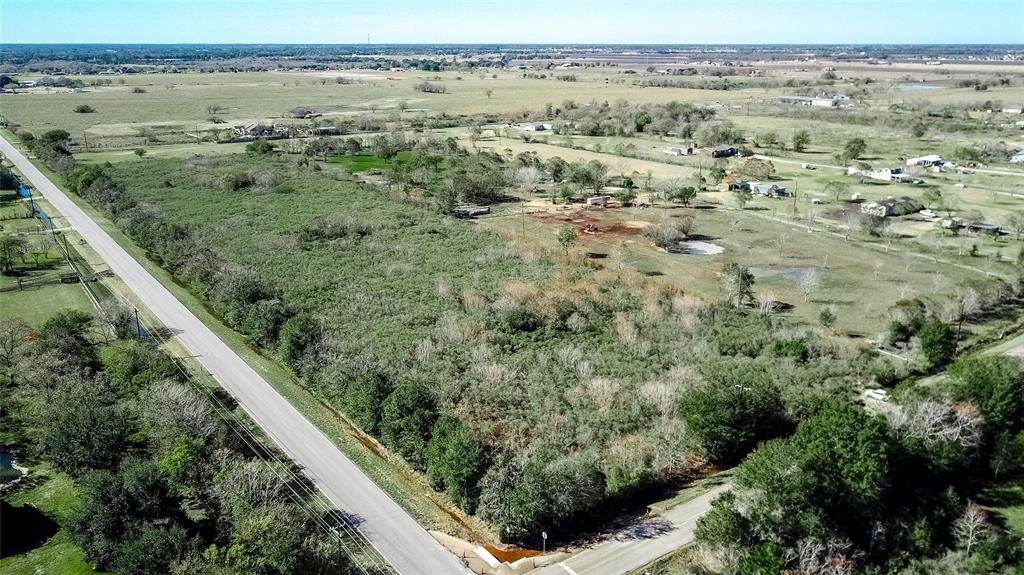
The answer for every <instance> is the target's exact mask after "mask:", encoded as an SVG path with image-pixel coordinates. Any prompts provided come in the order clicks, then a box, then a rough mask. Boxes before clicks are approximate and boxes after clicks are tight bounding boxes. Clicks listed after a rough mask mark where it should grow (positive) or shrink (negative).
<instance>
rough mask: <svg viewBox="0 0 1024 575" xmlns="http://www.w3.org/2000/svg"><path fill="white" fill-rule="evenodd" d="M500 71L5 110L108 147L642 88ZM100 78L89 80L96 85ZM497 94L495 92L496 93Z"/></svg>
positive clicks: (12, 102) (134, 83) (623, 93)
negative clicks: (431, 86)
mask: <svg viewBox="0 0 1024 575" xmlns="http://www.w3.org/2000/svg"><path fill="white" fill-rule="evenodd" d="M494 73H497V74H498V77H497V78H492V77H490V76H489V75H487V76H485V77H483V78H481V77H479V76H471V75H460V74H458V73H453V72H443V73H439V74H433V73H416V72H391V73H385V72H380V73H378V72H355V73H354V76H355V79H354V82H353V83H349V84H339V83H336V82H335V79H334V78H333V77H325V78H320V77H317V76H315V75H308V74H298V73H273V72H265V73H244V74H168V75H161V74H154V75H145V76H127V77H123V78H121V79H123V80H124V81H125V84H124V85H112V86H103V87H87V88H84V89H83V90H82V91H81V92H80V93H74V92H72V91H71V90H65V89H50V90H47V89H45V88H39V89H32V90H29V91H27V92H26V93H22V94H17V95H15V96H12V97H5V98H4V100H3V102H2V113H3V115H4V116H5V117H7V118H9V119H11V120H13V121H16V122H17V123H18V124H20V125H21V126H22V127H23V128H24V129H27V130H30V131H33V132H43V131H46V130H50V129H56V128H60V129H64V130H68V131H69V132H71V134H72V135H73V136H74V137H75V138H76V139H83V140H85V139H88V138H89V137H92V138H94V140H95V141H96V142H99V141H100V140H101V139H102V138H104V137H109V136H118V137H123V136H144V135H145V134H146V133H153V134H159V133H161V132H170V131H191V132H194V131H195V129H196V128H197V127H198V128H199V129H200V130H216V129H223V128H224V127H225V125H224V124H214V123H211V122H208V119H209V118H210V117H211V113H210V112H209V107H210V106H221V107H223V111H221V112H220V113H218V114H217V116H218V117H220V118H221V119H223V120H225V121H226V122H227V124H226V126H227V127H230V126H231V125H232V124H233V123H241V122H246V121H259V120H270V119H277V118H282V117H284V116H286V115H287V114H288V112H289V110H292V109H293V108H296V107H310V108H316V109H319V110H323V111H324V114H325V117H327V118H330V117H344V116H346V115H351V114H355V113H376V114H381V115H386V114H392V113H399V114H402V115H404V116H407V117H411V116H413V115H415V114H418V113H419V112H404V113H402V112H401V110H402V108H403V107H407V108H409V109H425V110H429V111H430V112H431V113H438V112H444V113H448V114H483V113H506V112H510V111H512V112H517V111H527V110H539V109H542V108H543V107H544V105H545V104H547V103H551V104H554V105H559V104H560V103H561V102H562V101H564V100H577V101H581V102H585V101H589V100H592V99H597V100H608V101H615V100H617V99H621V98H626V99H632V98H635V96H636V95H637V92H638V88H636V87H633V86H631V85H628V84H617V83H611V82H609V83H606V82H605V79H606V78H608V79H614V78H615V77H616V75H617V73H616V72H614V71H606V72H604V73H594V74H588V75H587V77H586V78H584V81H580V82H560V81H557V80H553V79H547V80H539V79H528V78H521V77H520V75H519V74H518V73H515V72H507V71H503V72H494ZM435 77H437V78H439V79H435ZM460 78H461V79H460ZM425 79H430V81H431V82H435V83H439V84H443V85H444V86H445V87H446V88H447V90H448V93H445V94H427V93H423V92H417V91H415V90H414V88H413V86H414V85H416V84H417V83H420V82H422V81H424V80H425ZM90 80H91V78H85V81H86V82H89V81H90ZM134 87H141V88H143V89H144V90H146V93H142V94H135V93H132V88H134ZM639 90H640V92H641V93H642V99H644V100H649V101H654V102H668V101H670V100H680V101H694V102H714V101H723V100H733V99H740V98H744V97H746V96H743V95H740V94H738V93H735V94H734V93H731V92H716V91H711V90H687V89H678V88H643V89H639ZM487 91H490V92H491V95H490V97H488V96H487ZM80 104H88V105H90V106H92V107H93V108H94V109H95V110H96V111H95V112H94V113H91V114H78V113H75V112H73V108H75V107H76V106H78V105H80ZM141 141H142V140H141V139H140V142H141ZM83 143H84V141H83Z"/></svg>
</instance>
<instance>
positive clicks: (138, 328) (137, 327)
mask: <svg viewBox="0 0 1024 575" xmlns="http://www.w3.org/2000/svg"><path fill="white" fill-rule="evenodd" d="M135 333H136V335H138V337H139V339H142V324H141V323H139V308H135Z"/></svg>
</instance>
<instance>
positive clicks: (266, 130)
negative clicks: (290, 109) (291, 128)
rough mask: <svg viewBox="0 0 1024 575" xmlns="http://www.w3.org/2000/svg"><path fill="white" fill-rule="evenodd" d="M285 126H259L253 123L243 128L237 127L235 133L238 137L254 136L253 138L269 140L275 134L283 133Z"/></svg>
mask: <svg viewBox="0 0 1024 575" xmlns="http://www.w3.org/2000/svg"><path fill="white" fill-rule="evenodd" d="M282 129H283V126H277V125H274V126H268V125H266V124H258V123H256V122H251V123H248V124H243V125H241V126H235V127H234V132H235V135H236V136H252V137H253V138H267V137H270V136H273V135H274V134H275V132H279V131H282Z"/></svg>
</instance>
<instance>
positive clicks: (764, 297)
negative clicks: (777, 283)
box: [757, 291, 779, 315]
mask: <svg viewBox="0 0 1024 575" xmlns="http://www.w3.org/2000/svg"><path fill="white" fill-rule="evenodd" d="M757 309H758V311H759V312H761V314H763V315H771V314H773V313H775V312H776V311H778V309H779V302H778V300H777V299H775V293H773V292H770V291H766V292H758V294H757Z"/></svg>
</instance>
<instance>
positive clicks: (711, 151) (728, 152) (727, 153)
mask: <svg viewBox="0 0 1024 575" xmlns="http://www.w3.org/2000/svg"><path fill="white" fill-rule="evenodd" d="M737 152H738V150H737V149H736V147H735V146H716V147H714V148H705V149H704V153H705V154H707V155H709V156H711V157H712V158H731V157H733V156H735V155H736V153H737Z"/></svg>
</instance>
